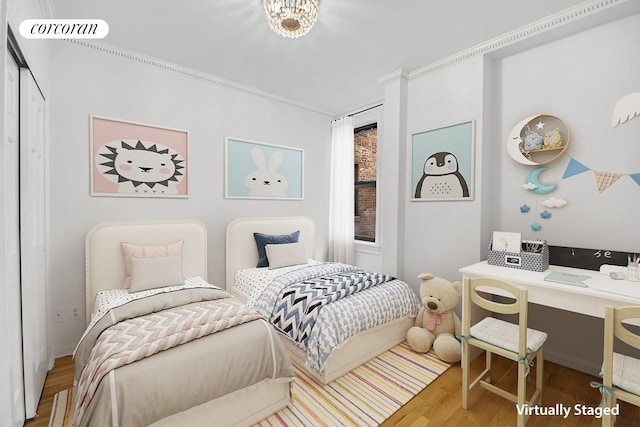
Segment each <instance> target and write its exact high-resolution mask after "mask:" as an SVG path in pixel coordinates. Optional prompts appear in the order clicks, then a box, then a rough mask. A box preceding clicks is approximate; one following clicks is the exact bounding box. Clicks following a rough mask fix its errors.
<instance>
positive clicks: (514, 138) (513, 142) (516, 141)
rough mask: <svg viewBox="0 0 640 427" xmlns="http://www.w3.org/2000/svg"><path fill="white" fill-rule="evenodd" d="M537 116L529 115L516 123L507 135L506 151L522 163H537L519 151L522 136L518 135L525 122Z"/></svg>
mask: <svg viewBox="0 0 640 427" xmlns="http://www.w3.org/2000/svg"><path fill="white" fill-rule="evenodd" d="M536 117H538V116H530V117H527V118H526V119H524V120H523V121H521V122H520V123H518V124H517V125H515V126H514V127H513V129H511V132H509V137H508V139H507V151H508V152H509V155H510V156H511V158H513V160H515V161H516V162H518V163H522V164H523V165H537V164H538V163H536V162H532V161H531V160H529V159H527V158H526V157H525V156H524V154H522V152H521V151H520V143H521V142H522V138H521V137H520V132H522V129H523V128H524V127H525V125H526V124H527V123H529V122H530V121H531V120H533V119H535V118H536Z"/></svg>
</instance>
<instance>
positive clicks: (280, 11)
mask: <svg viewBox="0 0 640 427" xmlns="http://www.w3.org/2000/svg"><path fill="white" fill-rule="evenodd" d="M319 2H320V0H263V2H262V3H263V4H264V13H265V15H266V16H267V22H268V23H269V27H271V29H272V30H273V31H275V32H276V33H278V34H280V35H281V36H283V37H290V38H292V39H294V38H297V37H300V36H304V35H305V34H307V33H308V32H309V30H311V28H312V27H313V25H314V24H315V23H316V20H317V19H318V3H319Z"/></svg>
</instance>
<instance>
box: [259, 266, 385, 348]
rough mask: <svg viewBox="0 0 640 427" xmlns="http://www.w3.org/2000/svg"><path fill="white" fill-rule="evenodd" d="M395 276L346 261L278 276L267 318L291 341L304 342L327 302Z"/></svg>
mask: <svg viewBox="0 0 640 427" xmlns="http://www.w3.org/2000/svg"><path fill="white" fill-rule="evenodd" d="M393 279H394V278H393V277H391V276H388V275H386V274H380V273H372V272H368V271H364V270H362V269H359V268H357V267H354V266H351V265H346V264H340V263H336V264H329V265H326V264H323V265H319V266H312V267H308V268H305V269H301V270H297V271H294V272H292V273H289V274H286V275H284V276H281V277H279V278H278V279H277V280H276V281H275V282H276V283H275V285H273V284H272V286H275V287H276V288H277V289H278V294H279V295H278V298H277V303H276V304H275V305H274V306H273V307H274V308H273V310H272V311H271V313H269V316H268V319H269V320H270V322H271V323H272V324H273V325H274V326H275V327H276V328H277V329H278V330H280V331H281V332H283V333H285V334H287V335H288V336H289V337H291V338H292V339H293V340H294V341H296V342H298V343H301V344H303V345H304V344H306V342H307V339H308V338H309V336H310V334H311V330H312V329H313V327H314V325H315V323H316V320H317V319H318V316H319V313H320V310H321V309H322V308H323V307H324V306H326V305H327V304H329V303H331V302H334V301H337V300H339V299H341V298H344V297H347V296H349V295H352V294H354V293H356V292H359V291H362V290H365V289H369V288H371V287H373V286H376V285H379V284H381V283H385V282H388V281H390V280H393Z"/></svg>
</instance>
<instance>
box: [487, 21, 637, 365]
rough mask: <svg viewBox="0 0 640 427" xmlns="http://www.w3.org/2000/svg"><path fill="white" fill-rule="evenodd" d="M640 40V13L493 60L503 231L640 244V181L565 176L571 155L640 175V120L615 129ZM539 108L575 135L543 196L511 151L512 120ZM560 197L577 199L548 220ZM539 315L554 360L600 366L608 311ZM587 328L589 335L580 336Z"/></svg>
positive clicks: (601, 244) (618, 246) (534, 313)
mask: <svg viewBox="0 0 640 427" xmlns="http://www.w3.org/2000/svg"><path fill="white" fill-rule="evenodd" d="M639 41H640V14H637V13H636V14H634V15H631V16H628V17H626V18H622V19H619V20H617V21H614V22H611V23H607V24H604V25H601V26H598V27H595V28H592V29H589V30H587V31H583V32H580V33H578V34H575V35H572V36H568V37H564V38H562V39H559V40H556V41H553V42H550V43H546V44H544V45H542V46H539V47H536V48H532V49H529V50H526V51H523V52H521V53H517V54H513V55H510V56H508V57H506V58H504V59H502V60H497V61H496V62H495V64H493V65H494V67H495V70H494V72H495V73H496V76H499V79H496V83H497V87H496V91H495V103H494V104H493V110H494V111H496V114H497V115H498V116H499V117H500V123H499V125H498V126H499V127H498V129H499V132H498V133H497V135H500V137H499V138H496V139H495V140H494V141H493V144H495V145H496V146H500V147H502V148H503V149H499V150H496V151H495V152H496V155H499V156H500V158H499V159H498V164H500V169H499V170H500V173H499V175H498V179H497V181H496V182H495V186H494V187H493V188H494V189H495V190H494V191H496V197H497V198H498V203H497V204H496V206H498V209H497V210H495V213H496V215H495V229H497V230H505V231H517V232H521V233H522V235H523V237H525V238H541V239H546V240H547V241H548V242H549V244H552V245H556V246H570V247H579V248H591V249H611V250H617V251H623V252H624V251H628V252H638V251H640V228H639V226H638V212H640V185H638V184H637V183H636V182H634V181H633V180H632V179H631V178H630V177H629V176H626V175H625V176H622V177H620V178H619V180H618V181H617V182H615V183H614V184H612V185H611V186H610V187H609V188H608V189H606V190H605V191H603V192H602V193H599V192H598V189H597V187H596V181H595V175H594V172H593V171H588V172H584V173H581V174H579V175H575V176H572V177H569V178H566V179H563V178H562V177H563V174H564V171H565V169H566V166H567V164H568V162H569V157H572V158H574V159H575V160H577V161H579V162H580V163H582V164H584V165H585V166H587V167H589V168H591V169H592V170H597V171H606V172H615V173H621V174H631V173H640V118H635V119H632V120H630V121H628V122H626V123H624V124H621V125H618V126H617V127H615V128H612V127H611V117H612V115H613V109H614V106H615V104H616V102H617V101H618V99H620V98H621V97H622V96H624V95H627V94H630V93H633V92H640V81H639V80H638V76H640V55H639V54H638V42H639ZM534 114H552V115H555V116H558V117H561V118H562V119H563V120H564V121H565V123H567V125H568V126H569V127H570V129H571V134H572V137H571V145H570V147H569V149H568V151H567V152H566V154H565V155H564V156H563V157H562V158H561V159H559V160H557V161H554V162H552V163H550V164H548V165H546V166H548V169H547V170H546V171H545V172H544V173H543V174H542V175H541V178H540V180H541V181H542V182H543V183H545V184H552V183H557V185H558V187H557V189H556V190H555V191H554V192H552V193H550V194H547V195H538V196H536V195H535V194H533V193H528V192H526V191H525V190H522V189H521V188H520V185H521V184H523V183H524V180H525V177H526V176H527V174H528V172H529V171H530V170H531V168H532V167H531V166H524V165H521V164H519V163H517V162H515V161H513V160H512V159H511V157H509V156H508V155H507V152H506V149H504V147H505V145H506V138H505V135H507V134H508V133H509V131H510V130H511V128H512V127H513V126H515V124H517V123H518V122H519V121H520V120H522V119H524V118H526V117H528V116H530V115H534ZM550 196H553V197H557V198H562V199H565V200H567V201H568V204H567V205H566V206H565V207H563V208H561V209H549V211H550V212H551V213H552V216H551V218H549V219H541V218H540V216H539V213H540V212H541V211H543V210H544V209H545V208H544V206H542V205H541V203H542V202H543V201H544V200H546V199H547V198H548V197H550ZM525 202H526V203H527V204H528V205H529V206H531V211H530V212H529V213H526V214H523V213H521V212H520V210H519V206H520V205H522V204H523V203H525ZM534 221H537V222H538V223H540V224H541V225H542V229H541V230H540V231H539V232H534V231H531V228H530V224H531V223H532V222H534ZM529 318H530V325H531V326H532V327H533V328H537V329H540V330H544V331H547V332H549V340H548V342H547V344H546V345H545V353H546V356H545V357H546V358H548V359H549V360H552V361H557V362H559V363H563V364H565V365H567V366H572V367H575V368H576V369H580V370H583V371H585V372H589V373H591V374H594V375H595V374H597V373H598V371H599V368H600V364H601V358H602V356H601V355H602V339H601V337H602V333H603V325H602V320H601V319H596V318H592V317H589V316H582V315H577V314H572V313H568V312H564V311H562V310H554V309H550V308H548V307H540V306H532V309H531V310H530V316H529ZM558 325H567V327H558ZM577 329H580V330H583V331H589V333H588V334H584V333H583V334H576V332H575V331H576V330H577ZM587 336H592V337H593V340H589V339H585V337H587Z"/></svg>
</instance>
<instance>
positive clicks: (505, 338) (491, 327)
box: [471, 317, 547, 353]
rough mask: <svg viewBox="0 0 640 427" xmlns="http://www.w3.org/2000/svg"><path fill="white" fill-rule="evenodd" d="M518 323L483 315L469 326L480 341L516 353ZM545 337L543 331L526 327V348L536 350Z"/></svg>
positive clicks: (473, 335)
mask: <svg viewBox="0 0 640 427" xmlns="http://www.w3.org/2000/svg"><path fill="white" fill-rule="evenodd" d="M518 331H519V329H518V325H515V324H513V323H509V322H505V321H504V320H500V319H495V318H493V317H485V318H484V319H482V320H481V321H480V322H478V323H476V324H475V325H473V326H472V327H471V336H472V337H474V338H477V339H479V340H481V341H484V342H487V343H489V344H493V345H495V346H498V347H501V348H504V349H505V350H509V351H513V352H514V353H518V345H519V342H518V335H519V333H518ZM546 339H547V334H546V333H545V332H540V331H536V330H535V329H530V328H527V349H528V351H530V352H534V351H537V350H538V349H539V348H540V347H542V344H544V342H545V340H546Z"/></svg>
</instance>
